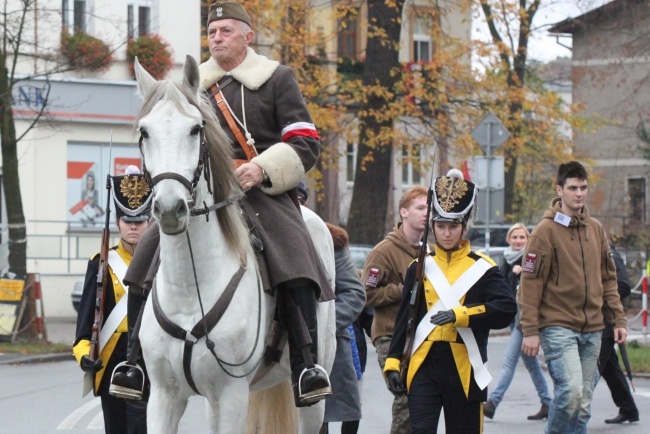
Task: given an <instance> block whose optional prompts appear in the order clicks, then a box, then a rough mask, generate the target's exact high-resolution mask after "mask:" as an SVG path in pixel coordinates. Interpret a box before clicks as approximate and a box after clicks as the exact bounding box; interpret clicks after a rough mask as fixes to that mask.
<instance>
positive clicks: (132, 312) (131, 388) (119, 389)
mask: <svg viewBox="0 0 650 434" xmlns="http://www.w3.org/2000/svg"><path fill="white" fill-rule="evenodd" d="M146 300H147V297H146V296H145V295H143V291H142V289H140V288H137V287H134V286H130V287H129V298H128V302H127V305H126V312H127V313H126V319H127V323H128V326H129V343H128V346H127V359H126V364H125V365H122V366H120V369H121V370H119V371H118V370H117V368H116V372H115V373H114V374H113V378H112V379H111V386H110V388H109V393H110V394H111V395H113V396H116V397H118V398H124V399H132V400H141V399H142V397H143V391H144V387H143V385H144V381H145V372H144V370H143V369H142V368H140V367H139V366H138V365H140V366H144V360H143V359H142V354H141V351H140V339H139V337H138V333H139V332H140V321H141V319H142V312H143V311H144V304H145V301H146Z"/></svg>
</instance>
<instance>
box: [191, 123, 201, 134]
mask: <svg viewBox="0 0 650 434" xmlns="http://www.w3.org/2000/svg"><path fill="white" fill-rule="evenodd" d="M200 132H201V125H194V128H192V131H190V135H192V136H196V135H197V134H199V133H200Z"/></svg>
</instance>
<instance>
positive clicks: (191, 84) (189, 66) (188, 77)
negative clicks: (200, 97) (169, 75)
mask: <svg viewBox="0 0 650 434" xmlns="http://www.w3.org/2000/svg"><path fill="white" fill-rule="evenodd" d="M183 86H185V87H187V88H188V89H189V90H190V91H192V94H198V92H199V64H198V63H196V59H194V57H192V56H190V55H187V56H185V66H184V67H183Z"/></svg>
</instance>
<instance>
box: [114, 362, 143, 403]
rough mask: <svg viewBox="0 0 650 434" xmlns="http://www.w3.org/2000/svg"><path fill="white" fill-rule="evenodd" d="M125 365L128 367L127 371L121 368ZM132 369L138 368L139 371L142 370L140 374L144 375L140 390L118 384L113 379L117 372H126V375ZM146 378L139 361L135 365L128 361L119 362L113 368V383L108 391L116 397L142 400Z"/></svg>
mask: <svg viewBox="0 0 650 434" xmlns="http://www.w3.org/2000/svg"><path fill="white" fill-rule="evenodd" d="M125 367H126V368H128V369H126V371H122V369H121V368H125ZM131 369H137V370H138V371H140V375H142V386H141V387H140V390H137V389H131V388H128V387H124V386H118V385H117V384H113V379H114V378H115V374H116V373H118V372H124V374H125V375H126V374H127V373H128V372H129V371H130V370H131ZM145 380H146V377H145V376H144V370H143V369H142V368H141V367H140V366H139V365H138V364H137V363H136V364H135V365H131V364H129V362H128V361H124V362H120V363H118V364H117V366H115V369H113V373H112V374H111V385H110V387H109V388H108V393H109V394H110V395H111V396H114V397H116V398H122V399H130V400H135V401H140V400H142V397H143V396H144V382H145Z"/></svg>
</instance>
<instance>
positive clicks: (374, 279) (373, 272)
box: [366, 268, 379, 288]
mask: <svg viewBox="0 0 650 434" xmlns="http://www.w3.org/2000/svg"><path fill="white" fill-rule="evenodd" d="M377 284H379V268H371V269H370V271H369V272H368V277H367V278H366V286H370V287H372V288H376V287H377Z"/></svg>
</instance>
